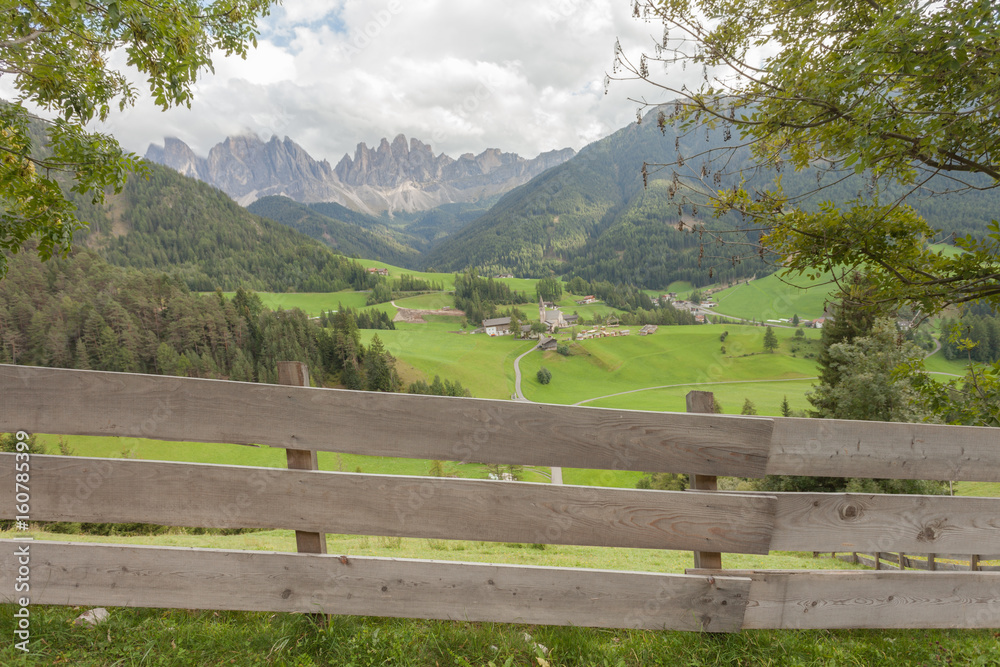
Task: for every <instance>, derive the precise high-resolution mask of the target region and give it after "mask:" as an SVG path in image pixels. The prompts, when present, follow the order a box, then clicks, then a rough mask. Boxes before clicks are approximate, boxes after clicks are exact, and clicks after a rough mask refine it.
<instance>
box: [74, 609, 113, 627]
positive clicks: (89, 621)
mask: <svg viewBox="0 0 1000 667" xmlns="http://www.w3.org/2000/svg"><path fill="white" fill-rule="evenodd" d="M108 616H109V614H108V610H107V609H105V608H104V607H96V608H94V609H91V610H90V611H87V612H84V613H82V614H80V615H79V616H77V617H76V620H75V621H73V625H97V624H98V623H101V622H103V621H106V620H108Z"/></svg>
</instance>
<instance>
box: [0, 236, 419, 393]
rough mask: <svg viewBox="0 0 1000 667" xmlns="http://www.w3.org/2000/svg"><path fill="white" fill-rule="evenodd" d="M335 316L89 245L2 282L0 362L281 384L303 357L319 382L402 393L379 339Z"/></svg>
mask: <svg viewBox="0 0 1000 667" xmlns="http://www.w3.org/2000/svg"><path fill="white" fill-rule="evenodd" d="M332 319H333V322H332V323H331V325H332V329H324V328H323V327H322V326H321V325H320V323H319V322H318V321H315V320H310V319H309V318H307V317H306V315H305V313H303V312H302V311H301V310H298V309H295V310H286V311H272V310H269V309H267V308H265V307H264V306H263V304H262V303H261V301H260V298H259V297H258V296H257V295H256V294H254V293H253V292H248V291H246V290H244V289H242V288H240V289H238V290H237V292H236V294H235V295H234V296H233V298H231V299H230V298H226V297H225V296H224V295H223V294H222V293H221V292H215V293H213V294H206V295H202V294H198V293H196V292H192V291H191V290H190V289H189V288H188V286H187V285H186V284H185V282H184V280H182V279H181V278H180V277H179V276H177V275H168V274H165V273H160V272H154V271H145V270H135V269H124V268H120V267H116V266H112V265H110V264H108V263H107V262H105V261H104V260H102V259H101V258H100V257H98V256H97V255H96V254H95V253H93V252H91V251H87V250H78V251H76V252H74V253H73V254H72V255H71V256H70V257H68V258H65V259H52V260H49V261H48V262H45V263H42V262H40V261H39V259H38V257H37V255H35V254H33V253H31V252H23V253H20V254H18V255H14V256H12V257H11V258H10V270H9V272H8V274H7V277H6V278H5V280H4V284H3V289H2V290H0V363H16V364H20V365H27V366H52V367H61V368H77V369H91V370H102V371H120V372H135V373H154V374H163V375H180V376H189V377H201V378H223V379H230V380H238V381H246V382H267V383H274V382H276V381H277V362H279V361H302V362H305V363H306V364H308V365H309V368H310V371H311V373H312V375H313V377H314V378H315V379H316V380H317V382H323V383H333V384H336V383H338V382H339V383H342V384H344V385H346V386H348V388H351V389H373V390H382V391H396V390H398V389H399V388H400V387H399V384H400V383H399V380H398V377H396V375H395V368H394V364H395V360H394V359H393V358H392V357H391V355H389V354H388V353H386V352H385V350H384V349H382V348H381V344H380V343H376V342H375V341H373V343H372V345H371V346H370V347H369V348H365V347H364V346H363V345H361V343H360V340H359V338H358V336H357V331H358V325H357V322H356V321H355V319H354V315H353V314H352V313H351V312H349V311H344V312H343V313H340V314H337V315H336V316H334V318H332Z"/></svg>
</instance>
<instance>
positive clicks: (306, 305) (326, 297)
mask: <svg viewBox="0 0 1000 667" xmlns="http://www.w3.org/2000/svg"><path fill="white" fill-rule="evenodd" d="M223 294H225V295H226V297H227V298H229V299H231V298H233V296H234V295H235V294H236V293H235V292H223ZM257 295H258V296H259V297H260V300H261V301H262V302H263V304H264V306H266V307H267V308H270V309H271V310H291V309H293V308H299V309H300V310H302V311H303V312H305V313H306V314H307V315H310V316H312V317H318V316H319V314H320V313H321V312H323V311H329V310H337V304H339V303H341V304H343V305H344V307H345V308H364V307H365V300H366V299H367V298H368V292H355V291H353V290H344V291H343V292H257Z"/></svg>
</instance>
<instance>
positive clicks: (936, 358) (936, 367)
mask: <svg viewBox="0 0 1000 667" xmlns="http://www.w3.org/2000/svg"><path fill="white" fill-rule="evenodd" d="M968 365H969V360H968V359H964V360H963V359H951V360H948V359H945V358H944V355H943V354H942V353H941V352H940V351H939V352H935V353H934V354H933V355H931V356H930V357H927V358H926V359H924V368H926V369H927V370H928V371H930V372H932V373H948V374H949V375H958V376H960V377H964V376H965V369H966V368H967V367H968ZM945 379H947V378H945Z"/></svg>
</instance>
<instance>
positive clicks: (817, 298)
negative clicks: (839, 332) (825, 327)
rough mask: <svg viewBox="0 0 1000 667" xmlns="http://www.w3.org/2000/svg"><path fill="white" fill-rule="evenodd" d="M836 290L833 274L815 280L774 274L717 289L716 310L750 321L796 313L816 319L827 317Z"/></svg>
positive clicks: (779, 317) (788, 316)
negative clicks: (829, 301) (828, 303)
mask: <svg viewBox="0 0 1000 667" xmlns="http://www.w3.org/2000/svg"><path fill="white" fill-rule="evenodd" d="M835 290H836V286H835V285H834V284H832V283H831V282H830V277H829V274H827V275H824V276H823V277H822V278H820V279H819V280H817V281H815V282H810V281H809V279H808V278H806V277H804V276H789V277H787V278H780V277H779V276H778V274H771V275H769V276H767V277H765V278H760V279H758V280H751V281H749V282H746V283H740V284H738V285H735V286H734V287H730V288H728V289H724V290H721V291H719V292H716V293H715V294H714V295H713V299H714V300H715V301H716V302H717V303H718V304H719V305H718V306H717V307H716V309H715V310H716V312H718V313H721V314H723V315H731V316H733V317H740V318H743V319H747V320H749V319H753V318H756V319H757V321H758V322H760V321H765V320H776V319H781V318H787V319H791V318H792V316H793V315H798V316H799V319H803V320H814V319H816V318H818V317H823V311H824V308H825V305H826V302H827V300H828V299H829V297H830V294H831V292H833V291H835Z"/></svg>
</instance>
